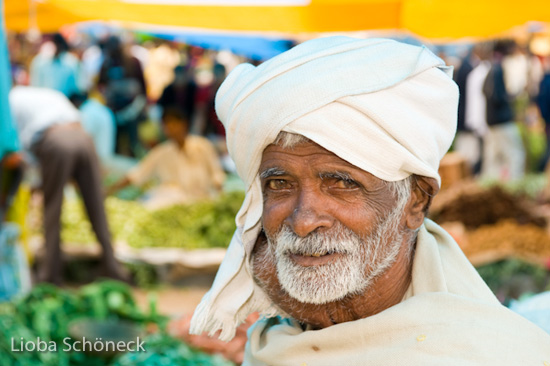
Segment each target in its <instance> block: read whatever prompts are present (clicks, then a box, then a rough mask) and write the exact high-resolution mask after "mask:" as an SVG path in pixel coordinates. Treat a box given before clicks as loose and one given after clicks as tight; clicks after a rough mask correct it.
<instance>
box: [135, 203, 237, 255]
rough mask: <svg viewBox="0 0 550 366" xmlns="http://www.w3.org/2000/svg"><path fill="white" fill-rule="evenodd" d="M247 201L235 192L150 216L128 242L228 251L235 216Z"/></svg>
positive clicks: (137, 245)
mask: <svg viewBox="0 0 550 366" xmlns="http://www.w3.org/2000/svg"><path fill="white" fill-rule="evenodd" d="M243 199H244V195H243V193H241V192H231V193H227V194H225V195H223V196H222V197H221V198H219V199H218V200H215V201H204V202H200V203H196V204H193V205H188V206H184V205H175V206H172V207H169V208H166V209H163V210H158V211H153V212H150V214H149V215H148V216H142V217H141V218H140V219H138V220H137V221H136V222H135V225H134V227H133V229H134V230H133V231H132V232H131V233H130V235H129V236H128V237H127V238H126V239H127V242H128V244H129V245H130V246H132V247H136V248H143V247H183V248H187V249H197V248H215V247H220V248H225V247H227V246H228V245H229V242H230V241H231V237H232V236H233V233H234V231H235V228H236V226H235V215H236V214H237V212H238V211H239V208H240V207H241V204H242V201H243Z"/></svg>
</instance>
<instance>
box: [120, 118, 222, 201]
mask: <svg viewBox="0 0 550 366" xmlns="http://www.w3.org/2000/svg"><path fill="white" fill-rule="evenodd" d="M188 120H189V119H188V116H186V115H185V114H184V112H183V111H182V110H180V109H179V108H167V109H165V110H164V112H163V115H162V127H163V130H164V134H165V135H166V137H168V141H166V142H164V143H162V144H160V145H158V146H156V147H155V148H153V149H152V150H151V151H150V152H149V154H148V155H147V156H146V157H145V158H144V159H143V161H141V162H140V163H139V164H138V165H137V166H136V167H135V168H134V169H133V170H131V171H130V172H129V173H128V174H127V175H126V176H125V177H124V178H123V179H121V180H120V181H118V182H117V183H115V184H114V185H113V186H112V187H111V188H110V189H109V192H110V193H114V192H116V191H117V190H119V189H122V188H124V187H126V186H128V185H130V184H133V185H136V186H142V185H144V184H145V183H147V182H150V181H151V180H154V179H156V180H157V182H158V184H157V185H156V186H155V187H154V188H153V189H151V190H150V191H149V192H148V195H147V196H148V197H147V199H146V200H145V202H144V203H145V206H146V207H148V208H150V209H158V208H163V207H166V206H170V205H173V204H186V203H192V202H196V201H199V200H203V199H208V198H213V197H215V196H216V195H217V194H218V193H219V192H220V191H221V189H222V187H223V183H224V181H225V173H224V171H223V169H222V167H221V164H220V161H219V158H218V155H217V153H216V150H215V148H214V146H213V145H212V143H211V142H210V141H208V140H207V139H206V138H204V137H202V136H195V135H189V134H188V130H189V126H188Z"/></svg>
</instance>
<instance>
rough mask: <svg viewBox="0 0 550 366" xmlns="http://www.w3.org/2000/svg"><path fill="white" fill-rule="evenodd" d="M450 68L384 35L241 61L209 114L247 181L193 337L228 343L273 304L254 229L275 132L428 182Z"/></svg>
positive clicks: (448, 125)
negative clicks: (257, 266) (259, 274)
mask: <svg viewBox="0 0 550 366" xmlns="http://www.w3.org/2000/svg"><path fill="white" fill-rule="evenodd" d="M451 74H452V68H450V67H446V66H445V64H444V63H443V61H442V60H441V59H439V58H438V57H436V56H435V55H434V54H433V53H431V52H430V51H429V50H428V49H426V48H425V47H417V46H411V45H407V44H403V43H399V42H396V41H392V40H387V39H366V40H359V39H354V38H349V37H329V38H320V39H315V40H312V41H308V42H305V43H303V44H301V45H299V46H296V47H294V48H293V49H291V50H289V51H287V52H285V53H283V54H281V55H279V56H277V57H275V58H273V59H271V60H269V61H267V62H265V63H263V64H261V65H260V66H258V67H254V66H252V65H250V64H242V65H239V66H238V67H237V68H235V70H233V71H232V72H231V73H230V74H229V76H228V77H227V79H226V80H225V82H224V83H223V84H222V85H221V87H220V89H219V91H218V94H217V96H216V111H217V113H218V116H219V118H220V120H221V121H222V123H223V124H224V126H225V129H226V133H227V145H228V149H229V153H230V155H231V157H232V158H233V160H234V161H235V164H236V166H237V170H238V173H239V175H240V177H241V178H242V179H243V180H244V182H245V184H246V197H245V201H244V203H243V206H242V207H241V209H240V211H239V213H238V215H237V219H236V221H237V231H236V232H235V235H234V236H233V239H232V241H231V244H230V246H229V249H228V252H227V254H226V257H225V258H224V261H223V263H222V265H221V267H220V269H219V271H218V274H217V276H216V280H215V281H214V284H213V286H212V288H211V289H210V291H209V292H208V293H207V294H206V295H205V296H204V298H203V300H202V302H201V304H200V305H199V306H198V307H197V309H196V311H195V315H194V317H193V320H192V323H191V331H192V332H193V333H200V332H202V331H205V330H206V331H209V332H210V333H213V332H215V331H216V330H219V329H221V330H222V332H221V335H220V339H224V340H228V339H231V338H232V337H233V335H234V333H235V329H236V327H237V326H238V324H240V323H241V322H242V321H243V320H244V319H245V318H246V316H247V315H248V314H249V313H251V312H254V311H260V312H261V313H263V314H265V315H266V316H270V315H271V314H274V313H275V312H276V308H275V307H274V305H273V304H272V302H271V300H270V299H269V298H268V297H267V295H266V294H265V293H264V291H263V290H261V288H260V287H259V286H258V285H256V284H255V283H254V281H253V278H252V275H251V273H252V271H251V265H250V264H251V263H250V253H251V252H252V249H253V247H254V244H255V242H256V239H257V236H258V233H259V232H260V229H261V227H260V219H261V215H262V192H261V186H260V179H259V174H258V169H259V166H260V161H261V158H262V153H263V151H264V149H265V148H266V147H267V146H268V145H269V144H271V143H273V142H274V141H275V139H276V137H277V135H278V134H279V132H281V131H286V132H291V133H296V134H300V135H303V136H305V137H307V138H309V139H310V140H312V141H314V142H316V143H317V144H319V145H321V146H322V147H324V148H325V149H327V150H329V151H331V152H333V153H334V154H336V155H337V156H339V157H340V158H342V159H344V160H346V161H348V162H349V163H351V164H353V165H355V166H357V167H359V168H361V169H363V170H365V171H368V172H369V173H371V174H373V175H375V176H376V177H378V178H380V179H383V180H386V181H397V180H401V179H404V178H406V177H408V176H409V175H411V174H417V175H422V176H426V177H432V178H435V179H436V180H437V181H438V182H439V181H440V178H439V175H438V172H437V171H438V167H439V161H440V160H441V158H442V157H443V155H444V154H445V153H446V152H447V150H448V149H449V147H450V145H451V142H452V140H453V137H454V134H455V131H456V116H457V105H458V88H457V87H456V84H455V83H454V82H453V81H452V78H451Z"/></svg>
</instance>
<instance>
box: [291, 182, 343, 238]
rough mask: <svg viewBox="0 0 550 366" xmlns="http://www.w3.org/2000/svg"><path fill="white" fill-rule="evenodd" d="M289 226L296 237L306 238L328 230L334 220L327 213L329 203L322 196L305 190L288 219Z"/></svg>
mask: <svg viewBox="0 0 550 366" xmlns="http://www.w3.org/2000/svg"><path fill="white" fill-rule="evenodd" d="M285 224H287V225H288V226H289V227H290V228H292V230H293V231H294V233H296V235H298V236H300V237H302V238H303V237H306V236H307V235H308V234H310V233H312V232H314V231H315V230H318V229H321V230H323V229H328V228H330V227H332V225H333V224H334V218H333V217H332V216H331V215H330V214H329V213H328V212H327V202H326V198H325V199H324V198H323V196H322V194H320V193H318V192H315V191H306V190H303V191H301V192H300V195H299V196H298V197H297V200H296V204H295V206H294V211H293V212H292V214H291V215H290V216H289V217H287V218H286V220H285Z"/></svg>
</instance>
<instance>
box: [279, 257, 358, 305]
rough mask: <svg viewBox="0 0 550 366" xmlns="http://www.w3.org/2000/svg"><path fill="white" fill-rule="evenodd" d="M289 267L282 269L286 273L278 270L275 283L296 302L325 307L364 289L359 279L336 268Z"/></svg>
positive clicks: (294, 265)
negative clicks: (323, 305)
mask: <svg viewBox="0 0 550 366" xmlns="http://www.w3.org/2000/svg"><path fill="white" fill-rule="evenodd" d="M292 267H293V268H292V269H290V270H289V269H288V267H287V268H286V271H285V272H286V274H282V273H283V271H278V277H279V282H280V284H281V286H282V288H283V289H284V290H285V292H286V293H287V294H288V295H289V296H290V297H291V298H292V299H294V300H296V301H298V302H300V303H304V304H313V305H322V304H328V303H330V302H334V301H338V300H342V299H344V298H346V297H348V296H352V295H353V294H357V293H359V292H361V291H362V290H363V289H364V288H365V287H366V286H365V282H364V279H363V278H357V277H355V276H353V274H350V272H347V273H346V272H345V271H342V270H341V269H342V268H341V267H340V266H335V268H330V267H332V266H331V265H330V264H328V265H322V266H321V265H319V266H309V267H305V266H301V265H298V264H293V265H292ZM357 272H359V271H357Z"/></svg>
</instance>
